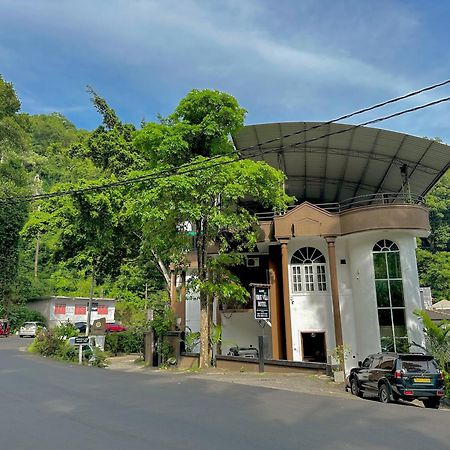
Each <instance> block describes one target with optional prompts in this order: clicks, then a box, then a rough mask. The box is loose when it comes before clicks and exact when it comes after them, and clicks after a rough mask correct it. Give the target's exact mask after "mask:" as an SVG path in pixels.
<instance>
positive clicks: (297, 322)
mask: <svg viewBox="0 0 450 450" xmlns="http://www.w3.org/2000/svg"><path fill="white" fill-rule="evenodd" d="M380 239H390V240H392V241H394V242H396V243H397V245H398V246H399V249H400V260H401V266H402V278H403V288H404V297H405V307H406V309H405V315H406V324H407V328H408V337H409V340H410V341H414V342H417V343H418V344H420V345H423V340H424V338H423V332H422V327H421V324H420V321H419V319H418V318H417V317H416V316H415V315H414V314H413V311H414V310H415V309H417V308H420V305H421V301H420V292H419V280H418V274H417V263H416V256H415V238H414V236H412V234H410V233H408V232H401V231H384V232H383V231H377V232H366V233H358V234H355V235H351V236H346V237H339V238H337V239H336V265H337V274H338V289H339V302H340V313H341V321H342V332H343V340H344V343H345V344H346V345H347V346H349V348H350V354H349V356H348V357H347V360H346V369H350V368H351V367H355V366H357V364H358V361H359V360H363V359H364V358H365V357H366V356H367V355H368V354H370V353H376V352H379V351H380V350H381V347H380V334H379V326H378V315H377V301H376V293H375V281H374V268H373V260H372V249H373V246H374V244H375V243H376V242H378V241H379V240H380ZM301 247H315V248H317V249H318V250H320V251H321V252H322V254H323V255H324V256H325V259H326V261H327V289H328V290H327V292H323V293H322V292H320V293H319V292H309V293H302V294H293V293H292V279H291V269H290V266H289V283H290V304H291V327H292V341H293V342H292V344H293V356H294V360H301V358H302V348H301V333H302V332H325V339H326V347H327V353H329V352H330V351H331V350H332V349H333V348H334V347H335V345H336V344H335V332H334V320H333V306H332V299H331V285H330V270H329V257H328V249H327V243H326V241H325V239H323V238H321V237H308V238H295V239H291V240H290V241H289V243H288V258H289V261H290V259H291V257H292V255H293V253H294V252H295V251H296V250H298V249H299V248H301ZM341 260H345V264H342V263H341ZM413 350H414V349H413ZM417 350H418V349H417Z"/></svg>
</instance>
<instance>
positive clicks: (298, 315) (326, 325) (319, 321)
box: [288, 237, 336, 361]
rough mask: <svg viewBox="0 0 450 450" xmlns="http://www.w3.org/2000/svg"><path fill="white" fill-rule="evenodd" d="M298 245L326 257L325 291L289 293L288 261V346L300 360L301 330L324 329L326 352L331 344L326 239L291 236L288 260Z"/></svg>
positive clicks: (331, 312)
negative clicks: (289, 338)
mask: <svg viewBox="0 0 450 450" xmlns="http://www.w3.org/2000/svg"><path fill="white" fill-rule="evenodd" d="M302 247H314V248H317V249H318V250H320V251H321V252H322V254H323V255H324V256H325V259H326V261H327V270H326V277H327V291H326V292H307V293H295V294H294V293H292V290H293V289H292V276H291V265H290V264H289V291H290V295H289V299H290V305H291V330H292V350H293V359H294V361H301V360H302V353H303V349H302V340H301V333H310V332H324V333H325V342H326V350H327V353H329V350H330V349H333V348H334V347H335V346H336V344H335V335H334V324H333V306H332V301H331V286H330V270H329V265H328V251H327V243H326V242H325V239H324V238H320V237H308V238H294V239H291V240H290V241H289V243H288V261H289V262H290V261H291V258H292V255H293V254H294V253H295V252H296V251H297V250H298V249H300V248H302Z"/></svg>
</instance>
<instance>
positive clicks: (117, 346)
mask: <svg viewBox="0 0 450 450" xmlns="http://www.w3.org/2000/svg"><path fill="white" fill-rule="evenodd" d="M105 350H106V351H108V352H110V353H112V354H114V355H118V354H119V353H142V352H143V350H144V332H143V331H142V330H140V329H130V330H127V331H121V332H120V333H109V334H107V335H106V337H105Z"/></svg>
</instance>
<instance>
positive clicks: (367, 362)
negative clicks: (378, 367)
mask: <svg viewBox="0 0 450 450" xmlns="http://www.w3.org/2000/svg"><path fill="white" fill-rule="evenodd" d="M370 362H371V359H370V358H366V359H365V360H364V362H363V363H362V366H363V367H364V368H365V369H368V368H369V367H370Z"/></svg>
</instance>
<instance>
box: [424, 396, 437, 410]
mask: <svg viewBox="0 0 450 450" xmlns="http://www.w3.org/2000/svg"><path fill="white" fill-rule="evenodd" d="M440 404H441V401H440V399H439V398H430V399H427V400H423V405H424V406H425V408H432V409H439V405H440Z"/></svg>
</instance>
